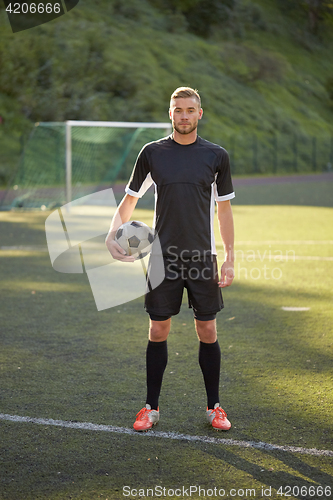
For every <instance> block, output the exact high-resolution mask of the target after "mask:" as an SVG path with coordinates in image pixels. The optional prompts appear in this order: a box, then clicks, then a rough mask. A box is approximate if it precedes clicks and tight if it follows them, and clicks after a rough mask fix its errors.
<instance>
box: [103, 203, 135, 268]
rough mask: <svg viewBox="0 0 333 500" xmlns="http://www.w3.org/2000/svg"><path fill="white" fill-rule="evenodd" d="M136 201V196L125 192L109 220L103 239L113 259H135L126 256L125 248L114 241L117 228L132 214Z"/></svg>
mask: <svg viewBox="0 0 333 500" xmlns="http://www.w3.org/2000/svg"><path fill="white" fill-rule="evenodd" d="M137 202H138V198H136V197H135V196H131V195H129V194H126V195H125V196H124V198H123V199H122V200H121V202H120V205H119V206H118V208H117V210H116V212H115V214H114V216H113V219H112V221H111V226H110V229H109V232H108V234H107V236H106V239H105V244H106V246H107V248H108V250H109V252H110V254H111V255H112V257H113V258H114V259H117V260H122V261H123V262H133V261H134V260H135V259H134V258H133V257H131V256H127V255H126V252H125V250H123V249H122V248H121V246H120V245H118V243H117V242H116V241H115V239H114V238H115V235H116V232H117V229H118V228H119V227H120V226H121V225H122V224H124V223H125V222H128V221H129V220H130V218H131V216H132V213H133V210H134V208H135V206H136V204H137Z"/></svg>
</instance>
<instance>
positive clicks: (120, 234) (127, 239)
mask: <svg viewBox="0 0 333 500" xmlns="http://www.w3.org/2000/svg"><path fill="white" fill-rule="evenodd" d="M154 238H155V235H154V232H153V230H152V229H150V227H149V226H147V224H144V223H143V222H140V221H137V220H133V221H129V222H125V223H124V224H122V225H121V226H120V227H119V228H118V229H117V232H116V236H115V240H116V242H117V243H118V244H119V245H120V246H121V248H123V249H124V250H125V251H126V255H133V256H134V257H136V258H138V259H142V258H143V257H145V256H146V255H148V253H149V252H150V250H151V247H152V244H153V241H154ZM143 250H144V251H143Z"/></svg>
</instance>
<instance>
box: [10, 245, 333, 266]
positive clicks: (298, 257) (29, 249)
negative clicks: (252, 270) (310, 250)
mask: <svg viewBox="0 0 333 500" xmlns="http://www.w3.org/2000/svg"><path fill="white" fill-rule="evenodd" d="M242 243H243V244H245V243H246V242H244V241H243V242H242ZM307 243H308V242H307ZM322 243H324V242H322ZM325 243H327V242H325ZM304 244H305V242H304ZM0 250H2V251H5V252H6V251H7V252H13V251H18V252H47V251H48V249H47V247H45V246H1V247H0ZM237 251H238V252H239V251H240V250H236V251H235V253H236V255H237ZM248 259H251V260H248ZM237 260H238V261H241V262H243V261H244V260H245V261H248V262H256V261H258V260H259V261H261V262H263V261H264V260H269V261H270V262H281V261H283V260H286V261H288V262H290V261H291V262H293V261H296V260H310V261H311V260H313V261H316V260H317V261H327V262H333V257H320V256H318V255H273V254H269V255H261V254H260V252H258V255H252V254H251V255H246V253H245V254H244V256H243V258H241V259H237Z"/></svg>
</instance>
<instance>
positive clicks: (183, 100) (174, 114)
mask: <svg viewBox="0 0 333 500" xmlns="http://www.w3.org/2000/svg"><path fill="white" fill-rule="evenodd" d="M169 115H170V120H171V121H172V126H173V128H174V130H176V131H177V132H178V133H179V134H190V133H191V132H193V130H195V129H196V128H197V126H198V120H201V117H202V109H201V108H200V107H199V103H198V101H197V99H196V98H195V97H178V98H177V99H172V100H171V103H170V109H169Z"/></svg>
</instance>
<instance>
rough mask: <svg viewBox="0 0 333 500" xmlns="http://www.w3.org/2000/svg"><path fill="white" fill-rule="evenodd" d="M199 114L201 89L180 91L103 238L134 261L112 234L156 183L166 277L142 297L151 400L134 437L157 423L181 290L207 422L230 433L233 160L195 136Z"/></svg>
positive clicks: (113, 251)
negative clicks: (220, 315)
mask: <svg viewBox="0 0 333 500" xmlns="http://www.w3.org/2000/svg"><path fill="white" fill-rule="evenodd" d="M202 114H203V110H202V108H201V100H200V96H199V94H198V92H197V91H196V90H193V89H191V88H189V87H180V88H178V89H176V90H175V92H174V93H173V94H172V96H171V100H170V109H169V115H170V119H171V120H172V125H173V134H172V135H171V136H169V137H166V138H163V139H160V140H159V141H155V142H152V143H149V144H146V145H145V146H144V147H143V149H142V150H141V152H140V154H139V156H138V158H137V161H136V164H135V166H134V169H133V172H132V175H131V178H130V180H129V183H128V185H127V186H126V190H125V191H126V195H125V197H124V198H123V200H122V202H121V203H120V205H119V207H118V209H117V211H116V214H115V216H114V218H113V220H112V223H111V227H110V231H109V233H108V236H107V238H106V245H107V247H108V249H109V251H110V253H111V254H112V256H113V257H114V258H115V259H119V260H121V261H125V262H130V261H133V257H130V256H126V255H125V252H124V250H123V249H122V248H121V247H120V246H119V245H118V244H117V243H116V242H115V241H114V235H115V233H116V231H117V228H118V227H119V226H120V225H121V224H122V223H124V222H127V221H128V220H129V219H130V218H131V215H132V212H133V210H134V208H135V205H136V203H137V200H138V198H139V197H141V196H142V195H143V194H144V193H145V192H146V190H147V189H148V188H149V186H151V185H152V184H154V186H155V196H156V206H155V228H156V231H157V233H158V236H159V240H160V244H161V248H162V253H163V259H164V266H165V278H164V280H163V282H162V283H161V284H160V285H159V286H157V287H156V288H155V289H153V290H151V291H149V292H148V293H147V294H146V297H145V309H146V311H147V312H148V314H149V316H150V324H149V341H148V346H147V351H146V368H147V399H146V405H145V407H144V408H142V410H141V411H140V412H139V413H138V414H137V419H136V421H135V423H134V425H133V427H134V429H135V430H137V431H143V430H147V429H150V428H151V427H152V426H153V425H154V424H156V423H157V422H158V420H159V407H158V399H159V395H160V390H161V386H162V378H163V373H164V370H165V367H166V364H167V356H168V354H167V337H168V334H169V331H170V326H171V316H173V315H175V314H178V312H179V309H180V306H181V302H182V296H183V291H184V287H185V288H186V289H187V293H188V299H189V306H190V307H192V309H193V312H194V322H195V328H196V332H197V335H198V338H199V341H200V343H199V364H200V367H201V370H202V373H203V378H204V383H205V388H206V393H207V413H206V415H207V418H208V420H209V422H210V423H211V424H212V426H213V427H214V428H215V429H218V430H229V429H230V427H231V424H230V422H229V420H228V419H227V414H226V412H225V411H224V410H223V409H222V408H221V407H220V403H219V377H220V362H221V352H220V347H219V343H218V340H217V333H216V319H215V318H216V313H217V312H218V311H220V310H221V309H222V308H223V301H222V294H221V288H224V287H226V286H229V285H231V283H232V281H233V278H234V263H233V259H234V253H233V245H234V229H233V216H232V210H231V205H230V200H231V199H232V198H234V192H233V187H232V182H231V176H230V165H229V157H228V153H227V152H226V151H225V150H224V149H223V148H222V147H220V146H218V145H216V144H213V143H211V142H208V141H205V140H204V139H202V138H200V137H199V136H198V135H197V127H198V121H199V120H201V118H202ZM214 198H215V200H216V203H217V207H218V208H217V215H218V222H219V229H220V233H221V237H222V241H223V244H224V249H225V262H224V263H223V265H222V268H221V278H220V280H219V279H218V270H217V263H216V248H215V242H214V232H213V218H214V213H215V204H214Z"/></svg>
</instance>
